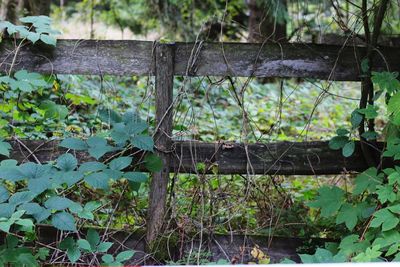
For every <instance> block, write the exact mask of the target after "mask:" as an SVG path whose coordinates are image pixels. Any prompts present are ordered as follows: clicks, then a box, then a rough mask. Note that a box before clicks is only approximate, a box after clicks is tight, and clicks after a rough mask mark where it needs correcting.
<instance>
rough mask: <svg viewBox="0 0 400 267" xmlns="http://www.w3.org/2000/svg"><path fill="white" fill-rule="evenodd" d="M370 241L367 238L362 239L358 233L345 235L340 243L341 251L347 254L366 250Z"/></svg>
mask: <svg viewBox="0 0 400 267" xmlns="http://www.w3.org/2000/svg"><path fill="white" fill-rule="evenodd" d="M368 245H369V243H368V242H367V241H365V240H363V241H360V237H359V236H358V235H354V234H353V235H349V236H346V237H344V238H343V239H342V240H341V241H340V244H339V249H340V252H341V253H343V254H344V255H346V256H349V255H351V254H354V253H359V252H361V251H364V250H365V249H366V248H367V247H368Z"/></svg>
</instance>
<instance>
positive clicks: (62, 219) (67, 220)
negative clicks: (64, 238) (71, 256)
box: [51, 211, 76, 232]
mask: <svg viewBox="0 0 400 267" xmlns="http://www.w3.org/2000/svg"><path fill="white" fill-rule="evenodd" d="M51 224H52V225H53V226H54V227H56V228H57V229H59V230H63V231H74V232H75V231H76V226H75V219H74V217H73V216H72V215H71V214H69V213H66V212H65V211H62V212H57V213H55V214H53V215H52V216H51Z"/></svg>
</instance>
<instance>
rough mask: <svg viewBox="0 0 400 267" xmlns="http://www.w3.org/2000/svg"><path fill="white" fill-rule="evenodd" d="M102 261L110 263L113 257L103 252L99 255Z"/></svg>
mask: <svg viewBox="0 0 400 267" xmlns="http://www.w3.org/2000/svg"><path fill="white" fill-rule="evenodd" d="M101 259H102V261H103V262H104V263H106V264H109V263H112V262H113V261H114V257H113V256H112V255H110V254H105V255H103V256H102V257H101Z"/></svg>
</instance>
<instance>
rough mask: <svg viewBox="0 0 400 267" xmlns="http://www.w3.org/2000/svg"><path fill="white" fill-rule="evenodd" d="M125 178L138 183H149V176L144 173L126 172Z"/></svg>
mask: <svg viewBox="0 0 400 267" xmlns="http://www.w3.org/2000/svg"><path fill="white" fill-rule="evenodd" d="M123 177H125V178H126V179H128V180H129V181H132V182H136V183H144V182H146V181H147V175H146V174H144V173H142V172H126V173H124V175H123Z"/></svg>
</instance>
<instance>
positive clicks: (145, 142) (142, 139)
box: [131, 135, 154, 151]
mask: <svg viewBox="0 0 400 267" xmlns="http://www.w3.org/2000/svg"><path fill="white" fill-rule="evenodd" d="M131 142H132V145H133V146H134V147H136V148H139V149H141V150H144V151H153V147H154V141H153V138H152V137H151V136H146V135H136V136H134V137H133V138H131Z"/></svg>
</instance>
